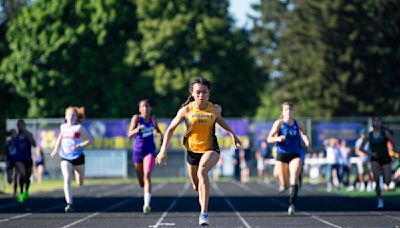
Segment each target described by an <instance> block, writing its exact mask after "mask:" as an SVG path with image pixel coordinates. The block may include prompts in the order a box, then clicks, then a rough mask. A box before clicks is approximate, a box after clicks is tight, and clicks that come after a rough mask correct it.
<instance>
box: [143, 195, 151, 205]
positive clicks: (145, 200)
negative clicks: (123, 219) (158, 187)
mask: <svg viewBox="0 0 400 228" xmlns="http://www.w3.org/2000/svg"><path fill="white" fill-rule="evenodd" d="M150 202H151V193H150V192H145V193H144V205H146V206H150Z"/></svg>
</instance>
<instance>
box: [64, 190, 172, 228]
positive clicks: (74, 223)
mask: <svg viewBox="0 0 400 228" xmlns="http://www.w3.org/2000/svg"><path fill="white" fill-rule="evenodd" d="M165 185H166V183H162V184H158V185H156V186H155V187H154V188H153V192H156V191H158V190H159V189H161V188H162V187H164V186H165ZM131 188H132V186H131V185H128V186H124V188H122V189H117V190H115V191H110V192H107V195H112V194H114V193H118V192H123V191H125V190H129V189H131ZM96 197H98V196H96ZM98 198H99V197H98ZM130 201H132V199H125V200H123V201H120V202H119V203H116V204H114V205H112V206H110V207H108V208H106V209H104V210H101V211H97V212H94V213H92V214H90V215H88V216H86V217H84V218H81V219H79V220H77V221H75V222H73V223H70V224H67V225H65V226H62V228H68V227H71V226H74V225H76V224H79V223H81V222H84V221H86V220H89V219H91V218H93V217H95V216H97V215H99V214H100V213H101V212H107V211H112V210H114V209H115V208H118V207H120V206H122V205H124V204H126V203H128V202H130Z"/></svg>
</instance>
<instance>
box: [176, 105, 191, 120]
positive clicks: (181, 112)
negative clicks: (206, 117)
mask: <svg viewBox="0 0 400 228" xmlns="http://www.w3.org/2000/svg"><path fill="white" fill-rule="evenodd" d="M189 111H190V109H189V105H188V104H187V105H185V106H183V107H182V108H180V109H179V110H178V113H177V114H176V116H178V117H185V116H186V114H187V113H188V112H189Z"/></svg>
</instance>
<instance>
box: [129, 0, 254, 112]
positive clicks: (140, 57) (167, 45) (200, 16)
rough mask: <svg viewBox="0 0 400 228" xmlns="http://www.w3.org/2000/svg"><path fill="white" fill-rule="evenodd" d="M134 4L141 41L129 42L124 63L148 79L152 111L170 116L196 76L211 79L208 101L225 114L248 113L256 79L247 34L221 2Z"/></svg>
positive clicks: (223, 0) (215, 0)
mask: <svg viewBox="0 0 400 228" xmlns="http://www.w3.org/2000/svg"><path fill="white" fill-rule="evenodd" d="M136 3H137V16H138V31H139V33H140V35H141V39H140V40H139V41H137V42H130V45H131V48H130V50H129V53H128V55H127V61H128V62H129V63H131V64H132V65H134V66H136V67H140V68H141V69H144V70H143V72H142V75H144V76H145V77H149V78H152V79H153V85H154V91H155V93H156V95H157V96H158V97H157V98H155V99H156V103H157V105H155V106H154V111H156V112H157V113H160V114H162V115H163V116H171V115H174V114H175V113H174V112H175V111H176V108H177V107H179V106H180V104H181V103H183V101H184V100H185V99H186V98H187V96H188V91H187V85H188V82H189V81H190V79H191V78H193V77H195V76H199V75H202V76H205V77H207V78H209V79H210V80H211V81H212V83H213V84H212V91H211V97H212V98H211V99H212V100H213V101H214V102H216V103H219V104H220V105H221V106H222V107H223V108H224V110H223V112H224V115H225V116H243V115H247V116H252V115H253V114H254V112H255V108H256V107H257V106H258V104H259V100H258V92H259V91H260V88H261V87H260V80H261V78H260V77H259V73H258V72H257V68H256V67H255V65H254V60H253V58H252V57H251V56H250V55H249V45H248V44H249V35H248V33H247V32H246V31H244V30H241V29H236V28H234V26H233V21H232V20H231V18H230V17H229V14H228V11H227V8H228V1H227V0H213V1H210V0H209V1H204V0H193V1H163V0H156V1H150V2H149V1H145V0H138V1H136ZM261 84H262V83H261Z"/></svg>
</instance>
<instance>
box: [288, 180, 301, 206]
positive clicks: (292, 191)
mask: <svg viewBox="0 0 400 228" xmlns="http://www.w3.org/2000/svg"><path fill="white" fill-rule="evenodd" d="M298 190H299V186H298V185H290V198H289V205H292V204H293V205H294V204H296V199H297V192H298Z"/></svg>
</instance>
